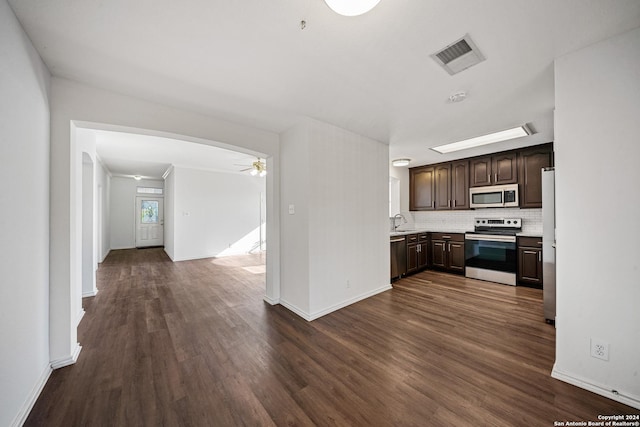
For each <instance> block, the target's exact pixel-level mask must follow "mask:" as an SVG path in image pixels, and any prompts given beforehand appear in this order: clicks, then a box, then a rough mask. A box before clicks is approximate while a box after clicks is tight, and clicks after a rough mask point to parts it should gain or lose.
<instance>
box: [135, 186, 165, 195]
mask: <svg viewBox="0 0 640 427" xmlns="http://www.w3.org/2000/svg"><path fill="white" fill-rule="evenodd" d="M138 193H139V194H162V188H152V187H138Z"/></svg>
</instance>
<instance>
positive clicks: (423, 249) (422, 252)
mask: <svg viewBox="0 0 640 427" xmlns="http://www.w3.org/2000/svg"><path fill="white" fill-rule="evenodd" d="M427 253H428V251H427V244H426V243H419V244H418V269H419V270H422V269H423V268H425V267H426V266H427Z"/></svg>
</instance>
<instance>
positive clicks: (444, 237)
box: [442, 236, 451, 239]
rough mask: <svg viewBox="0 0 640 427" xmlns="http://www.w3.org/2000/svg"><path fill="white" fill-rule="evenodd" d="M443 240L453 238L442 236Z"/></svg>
mask: <svg viewBox="0 0 640 427" xmlns="http://www.w3.org/2000/svg"><path fill="white" fill-rule="evenodd" d="M442 238H443V239H450V238H451V236H442Z"/></svg>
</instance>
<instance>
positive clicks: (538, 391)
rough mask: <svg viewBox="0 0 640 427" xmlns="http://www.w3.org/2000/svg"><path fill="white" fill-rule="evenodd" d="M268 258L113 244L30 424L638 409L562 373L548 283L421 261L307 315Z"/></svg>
mask: <svg viewBox="0 0 640 427" xmlns="http://www.w3.org/2000/svg"><path fill="white" fill-rule="evenodd" d="M262 263H263V260H262V259H261V258H260V256H246V257H233V258H231V257H230V258H222V259H205V260H198V261H188V262H179V263H172V262H171V261H170V260H169V259H168V258H167V256H166V255H165V254H164V252H163V251H162V249H146V250H125V251H113V252H111V254H110V255H109V257H108V258H107V259H106V261H105V262H104V264H102V266H101V267H100V269H99V272H98V277H99V279H98V288H99V290H100V292H99V293H98V295H97V296H96V297H94V298H91V299H85V300H84V305H85V310H86V315H85V317H84V319H83V320H82V322H81V324H80V327H79V331H78V333H79V341H80V343H81V345H82V347H83V349H82V352H81V353H80V357H79V360H78V362H77V363H76V364H75V365H73V366H69V367H66V368H63V369H59V370H57V371H55V372H53V374H52V375H51V378H50V379H49V382H48V383H47V385H46V387H45V389H44V390H43V392H42V394H41V396H40V398H39V399H38V401H37V403H36V405H35V407H34V408H33V410H32V412H31V414H30V416H29V418H28V420H27V422H26V424H25V425H27V426H36V425H41V426H160V425H164V426H233V425H253V426H266V425H300V426H307V425H341V426H343V425H354V426H391V425H420V426H425V425H434V426H444V425H452V426H453V425H454V426H467V425H473V426H489V425H491V426H552V425H553V422H554V421H556V420H558V421H589V420H594V421H595V420H597V416H598V414H624V413H638V411H637V410H634V409H633V408H630V407H627V406H624V405H622V404H619V403H616V402H614V401H611V400H608V399H606V398H604V397H600V396H597V395H594V394H592V393H590V392H587V391H584V390H581V389H578V388H576V387H573V386H570V385H568V384H565V383H562V382H560V381H557V380H554V379H552V378H551V377H550V376H549V374H550V371H551V368H552V365H553V360H554V332H555V330H554V328H553V327H552V326H549V325H547V324H546V323H544V321H543V320H542V302H541V300H542V295H541V291H540V290H536V289H528V288H513V287H509V286H504V285H498V284H492V283H488V282H481V281H476V280H471V279H465V278H463V277H456V276H450V275H446V274H440V273H434V272H423V273H420V274H417V275H415V276H412V277H410V278H407V279H403V280H400V281H398V282H396V283H395V284H394V289H393V290H391V291H388V292H385V293H383V294H379V295H377V296H375V297H372V298H369V299H367V300H365V301H362V302H360V303H357V304H354V305H352V306H349V307H347V308H345V309H342V310H340V311H338V312H335V313H332V314H330V315H327V316H325V317H323V318H321V319H318V320H316V321H314V322H311V323H308V322H306V321H304V320H303V319H301V318H299V317H297V316H296V315H294V314H292V313H291V312H289V311H288V310H286V309H284V308H283V307H281V306H275V307H272V306H269V305H267V304H265V303H264V302H263V301H262V296H263V294H264V275H263V274H261V271H262V267H263V264H262Z"/></svg>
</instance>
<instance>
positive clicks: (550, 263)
mask: <svg viewBox="0 0 640 427" xmlns="http://www.w3.org/2000/svg"><path fill="white" fill-rule="evenodd" d="M542 286H543V291H542V294H543V299H544V318H545V320H546V321H547V322H548V323H551V324H555V321H556V197H555V170H554V168H544V169H542Z"/></svg>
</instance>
